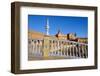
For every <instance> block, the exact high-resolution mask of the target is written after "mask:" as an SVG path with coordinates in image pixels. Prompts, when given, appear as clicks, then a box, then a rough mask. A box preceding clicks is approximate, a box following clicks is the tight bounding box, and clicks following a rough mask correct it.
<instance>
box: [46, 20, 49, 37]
mask: <svg viewBox="0 0 100 76" xmlns="http://www.w3.org/2000/svg"><path fill="white" fill-rule="evenodd" d="M49 28H50V27H49V20H48V19H47V22H46V26H45V30H46V35H49Z"/></svg>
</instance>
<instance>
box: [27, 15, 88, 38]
mask: <svg viewBox="0 0 100 76" xmlns="http://www.w3.org/2000/svg"><path fill="white" fill-rule="evenodd" d="M47 19H48V20H49V26H50V29H49V34H50V35H55V34H57V32H58V30H59V29H60V31H61V33H62V34H68V33H76V34H77V36H78V37H88V17H74V16H51V15H50V16H49V15H28V29H31V30H35V31H38V32H42V33H45V32H46V31H45V26H46V22H47Z"/></svg>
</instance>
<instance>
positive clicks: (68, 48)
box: [28, 39, 88, 58]
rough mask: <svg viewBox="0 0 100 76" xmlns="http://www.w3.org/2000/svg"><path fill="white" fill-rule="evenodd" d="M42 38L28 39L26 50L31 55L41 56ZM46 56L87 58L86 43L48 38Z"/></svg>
mask: <svg viewBox="0 0 100 76" xmlns="http://www.w3.org/2000/svg"><path fill="white" fill-rule="evenodd" d="M43 44H44V43H43V39H32V40H29V44H28V50H29V53H30V54H31V55H33V56H41V57H42V56H43V53H44V52H45V51H43V47H45V46H43ZM49 51H50V52H49V53H48V56H57V57H66V58H87V57H88V45H87V44H85V43H78V42H75V41H68V40H53V39H52V40H49Z"/></svg>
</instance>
